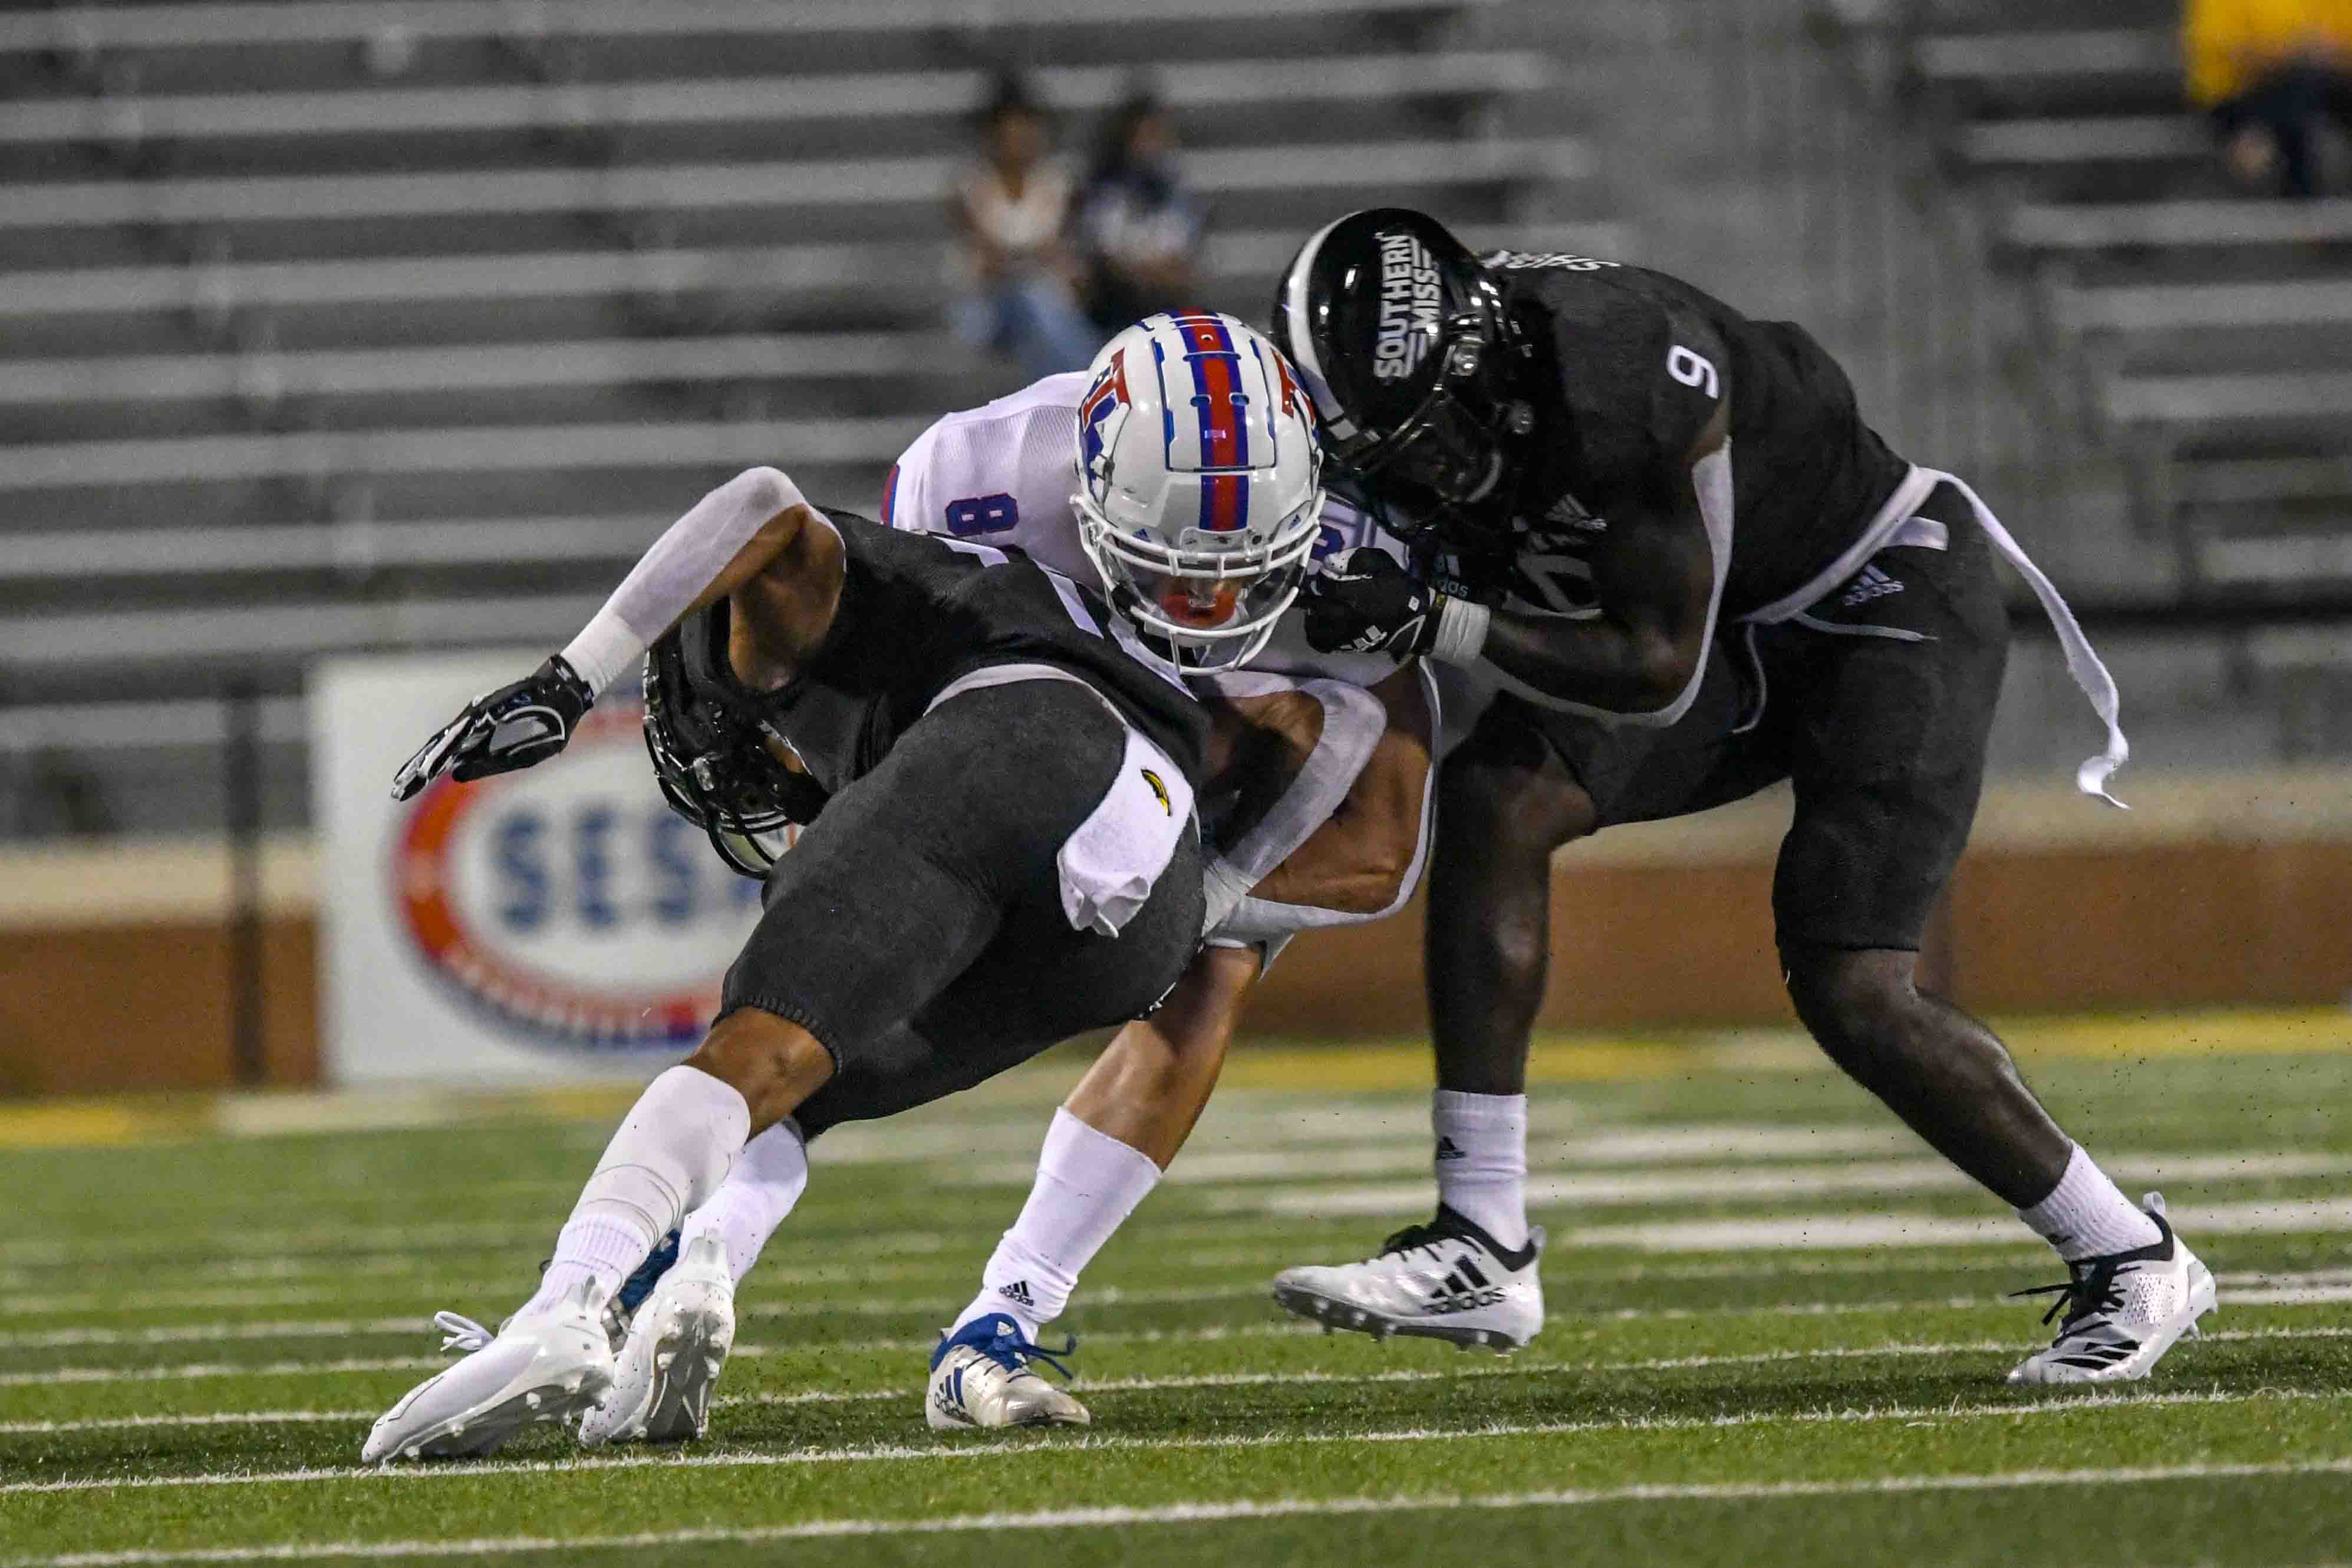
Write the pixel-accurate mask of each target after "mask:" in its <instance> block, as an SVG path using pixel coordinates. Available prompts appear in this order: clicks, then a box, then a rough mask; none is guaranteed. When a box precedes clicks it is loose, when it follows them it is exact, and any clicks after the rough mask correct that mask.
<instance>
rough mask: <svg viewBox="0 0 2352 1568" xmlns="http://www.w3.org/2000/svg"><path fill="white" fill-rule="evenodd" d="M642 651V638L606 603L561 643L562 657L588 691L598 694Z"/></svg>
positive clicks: (601, 694)
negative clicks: (562, 644)
mask: <svg viewBox="0 0 2352 1568" xmlns="http://www.w3.org/2000/svg"><path fill="white" fill-rule="evenodd" d="M645 651H646V645H645V642H644V640H643V639H642V638H640V637H638V636H637V634H636V633H635V632H633V631H631V630H630V629H629V626H628V623H627V622H625V621H624V620H622V619H621V617H620V616H618V615H616V614H615V613H614V610H613V608H612V606H611V605H606V606H605V607H604V608H603V609H601V610H599V611H597V612H596V615H595V618H594V619H593V620H591V621H590V622H589V623H588V624H587V625H586V626H583V627H582V628H581V630H580V635H579V636H578V637H573V638H572V640H571V641H570V642H569V643H567V644H565V645H564V648H563V660H564V662H565V663H566V664H569V665H570V666H571V667H572V668H573V669H574V670H575V671H577V672H578V674H579V676H580V679H583V680H584V681H586V682H587V683H588V689H589V690H591V691H593V692H594V693H596V694H597V695H598V696H600V697H601V696H603V695H604V689H605V688H606V687H608V686H610V685H612V684H613V682H614V681H615V680H617V679H620V676H621V672H622V671H623V670H625V669H627V668H629V666H630V664H631V663H633V662H634V661H635V660H636V659H638V658H642V657H644V655H645Z"/></svg>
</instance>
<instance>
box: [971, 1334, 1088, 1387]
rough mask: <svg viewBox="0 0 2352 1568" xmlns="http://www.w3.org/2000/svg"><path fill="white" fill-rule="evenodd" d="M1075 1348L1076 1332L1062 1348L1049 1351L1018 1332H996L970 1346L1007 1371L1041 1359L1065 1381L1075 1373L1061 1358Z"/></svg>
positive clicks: (1074, 1376) (1076, 1344)
mask: <svg viewBox="0 0 2352 1568" xmlns="http://www.w3.org/2000/svg"><path fill="white" fill-rule="evenodd" d="M1077 1348H1078V1336H1077V1335H1076V1334H1072V1335H1070V1336H1069V1337H1068V1339H1067V1341H1066V1342H1065V1343H1064V1344H1063V1346H1062V1348H1061V1349H1060V1350H1057V1351H1049V1350H1047V1349H1046V1348H1045V1346H1044V1345H1041V1344H1034V1343H1032V1342H1030V1341H1028V1340H1025V1339H1024V1338H1022V1337H1021V1336H1020V1335H1019V1334H998V1335H997V1336H996V1337H995V1338H994V1339H992V1340H991V1341H989V1342H987V1343H986V1344H984V1345H974V1346H972V1349H974V1350H976V1351H978V1352H980V1353H981V1354H982V1355H984V1356H986V1357H987V1358H988V1359H989V1360H991V1361H992V1362H994V1363H996V1364H997V1365H999V1366H1001V1367H1003V1369H1004V1370H1005V1371H1007V1372H1019V1371H1020V1370H1021V1369H1022V1368H1023V1367H1024V1366H1026V1365H1027V1364H1028V1363H1031V1362H1033V1361H1042V1362H1044V1363H1045V1364H1046V1365H1047V1366H1050V1367H1052V1368H1053V1369H1054V1370H1055V1372H1058V1373H1061V1374H1062V1377H1063V1380H1064V1381H1065V1382H1067V1381H1069V1380H1071V1379H1073V1378H1076V1376H1077V1373H1074V1372H1072V1371H1071V1370H1070V1367H1069V1363H1067V1362H1066V1361H1064V1360H1063V1359H1062V1358H1063V1357H1064V1356H1066V1355H1068V1354H1070V1353H1071V1352H1073V1351H1075V1350H1076V1349H1077Z"/></svg>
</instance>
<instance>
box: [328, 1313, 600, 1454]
mask: <svg viewBox="0 0 2352 1568" xmlns="http://www.w3.org/2000/svg"><path fill="white" fill-rule="evenodd" d="M433 1321H435V1322H436V1323H438V1324H439V1325H440V1326H441V1327H442V1329H443V1330H444V1331H446V1332H447V1334H448V1336H449V1337H448V1338H447V1339H446V1340H444V1341H443V1342H442V1345H441V1348H442V1349H443V1350H462V1351H467V1352H471V1353H470V1354H468V1355H467V1357H466V1359H465V1360H463V1361H461V1362H459V1363H457V1365H455V1366H453V1367H451V1368H449V1369H448V1370H447V1371H446V1372H443V1373H436V1374H435V1375H434V1376H432V1377H428V1378H426V1379H425V1381H424V1382H423V1383H420V1384H417V1385H416V1386H415V1388H412V1389H410V1390H409V1391H408V1392H407V1393H406V1394H404V1395H402V1397H401V1400H400V1403H399V1404H397V1405H394V1406H393V1407H392V1408H391V1409H389V1410H387V1411H385V1412H384V1413H383V1415H381V1416H379V1417H377V1419H376V1424H375V1426H374V1427H373V1429H372V1430H370V1431H369V1433H368V1438H367V1442H366V1444H365V1445H364V1446H363V1447H361V1449H360V1459H361V1462H362V1463H364V1464H375V1463H378V1462H382V1463H384V1464H390V1463H392V1462H393V1461H394V1460H395V1459H411V1458H415V1459H454V1458H470V1457H477V1456H479V1455H483V1454H488V1453H491V1452H493V1451H495V1450H496V1449H497V1448H498V1447H499V1445H500V1444H502V1443H504V1442H505V1441H506V1440H507V1439H508V1438H509V1437H511V1436H514V1435H515V1434H516V1433H517V1432H520V1430H522V1429H523V1428H524V1427H525V1426H530V1425H531V1424H532V1423H533V1422H537V1421H563V1422H569V1421H570V1420H571V1419H572V1417H573V1416H575V1415H579V1414H580V1413H581V1412H582V1411H583V1410H586V1409H587V1408H588V1407H589V1406H591V1405H594V1404H595V1403H596V1401H597V1400H599V1399H601V1398H603V1397H604V1391H605V1390H606V1389H607V1388H610V1387H611V1386H612V1384H613V1347H612V1343H611V1342H610V1341H609V1340H608V1339H607V1338H606V1337H605V1330H604V1292H603V1290H601V1289H598V1287H597V1285H596V1283H595V1281H593V1280H585V1279H583V1280H582V1281H581V1282H580V1284H579V1286H578V1287H577V1288H575V1289H573V1290H572V1292H571V1293H570V1294H569V1295H567V1296H565V1297H564V1298H563V1300H561V1301H560V1302H558V1303H557V1304H556V1305H555V1307H554V1308H553V1309H551V1310H548V1311H545V1312H537V1313H533V1314H532V1315H531V1316H530V1317H527V1318H509V1319H508V1320H507V1321H506V1323H505V1324H504V1325H503V1326H502V1327H501V1328H500V1329H499V1331H498V1332H497V1333H496V1334H495V1335H494V1334H492V1333H491V1332H490V1331H488V1329H485V1328H483V1327H482V1326H481V1324H479V1323H477V1322H475V1321H473V1320H471V1319H470V1318H461V1317H459V1316H458V1315H457V1313H455V1312H439V1313H436V1314H435V1315H434V1320H433Z"/></svg>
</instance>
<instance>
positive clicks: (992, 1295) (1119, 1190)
mask: <svg viewBox="0 0 2352 1568" xmlns="http://www.w3.org/2000/svg"><path fill="white" fill-rule="evenodd" d="M1159 1181H1160V1167H1159V1165H1157V1164H1156V1163H1153V1161H1152V1159H1151V1156H1150V1155H1149V1154H1146V1153H1145V1152H1143V1151H1141V1150H1140V1149H1135V1148H1130V1147H1129V1145H1127V1144H1125V1143H1122V1142H1119V1141H1118V1139H1116V1138H1113V1137H1111V1136H1110V1135H1109V1134H1108V1133H1107V1132H1097V1131H1095V1130H1094V1129H1093V1128H1091V1127H1089V1126H1087V1124H1086V1123H1085V1122H1083V1121H1079V1120H1078V1119H1077V1118H1076V1117H1075V1116H1073V1115H1071V1114H1070V1113H1069V1112H1068V1111H1067V1110H1056V1111H1055V1112H1054V1124H1053V1125H1052V1126H1051V1127H1049V1128H1047V1129H1046V1130H1045V1147H1044V1148H1042V1149H1040V1150H1039V1151H1038V1152H1037V1180H1036V1183H1035V1184H1034V1185H1033V1186H1031V1187H1030V1189H1029V1201H1028V1202H1027V1203H1025V1204H1024V1205H1021V1217H1020V1218H1019V1219H1016V1220H1014V1221H1013V1228H1012V1229H1011V1230H1008V1231H1006V1232H1005V1233H1004V1237H1003V1239H1002V1240H1001V1241H999V1242H998V1243H997V1244H996V1251H995V1253H994V1255H993V1256H992V1257H991V1258H989V1260H988V1267H987V1268H985V1269H983V1270H982V1271H981V1276H980V1294H979V1295H977V1296H975V1297H973V1298H972V1301H971V1306H969V1307H966V1308H965V1309H964V1310H963V1313H962V1315H961V1316H960V1317H959V1318H957V1319H956V1321H955V1327H956V1328H958V1329H961V1328H962V1327H963V1326H964V1325H965V1324H966V1323H969V1322H971V1321H972V1320H973V1319H974V1318H979V1317H984V1316H986V1315H987V1314H988V1313H991V1312H1004V1313H1008V1314H1010V1315H1011V1317H1012V1318H1013V1321H1015V1322H1017V1323H1019V1324H1020V1325H1021V1331H1022V1332H1023V1333H1024V1334H1026V1335H1028V1336H1029V1337H1030V1338H1031V1339H1033V1340H1034V1339H1035V1338H1036V1337H1037V1331H1038V1330H1040V1329H1042V1328H1044V1327H1045V1325H1046V1324H1047V1323H1050V1322H1052V1321H1054V1320H1055V1319H1056V1318H1058V1317H1060V1316H1061V1315H1062V1309H1063V1308H1065V1307H1066V1306H1068V1305H1069V1304H1070V1292H1071V1291H1072V1290H1075V1289H1077V1284H1078V1274H1079V1271H1080V1270H1082V1269H1084V1268H1086V1266H1087V1264H1088V1263H1090V1262H1092V1261H1093V1260H1094V1256H1095V1254H1096V1253H1097V1252H1099V1251H1101V1250H1102V1246H1103V1243H1104V1242H1106V1241H1108V1240H1109V1239H1110V1238H1111V1233H1112V1232H1113V1231H1116V1230H1117V1229H1118V1227H1119V1226H1120V1225H1121V1224H1122V1223H1124V1222H1125V1220H1126V1219H1127V1216H1128V1215H1131V1214H1133V1213H1134V1212H1135V1205H1138V1204H1139V1203H1141V1202H1142V1201H1143V1199H1144V1194H1147V1193H1149V1192H1150V1191H1151V1189H1152V1187H1153V1186H1155V1185H1156V1184H1158V1183H1159ZM950 1332H952V1330H951V1331H950Z"/></svg>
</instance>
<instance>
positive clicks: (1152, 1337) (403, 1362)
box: [0, 1275, 2352, 1388]
mask: <svg viewBox="0 0 2352 1568" xmlns="http://www.w3.org/2000/svg"><path fill="white" fill-rule="evenodd" d="M2222 1278H2223V1283H2224V1285H2225V1287H2227V1286H2229V1284H2230V1280H2231V1277H2230V1276H2223V1277H2222ZM2264 1279H2267V1281H2268V1282H2267V1283H2256V1282H2255V1281H2260V1280H2264ZM1264 1294H1265V1287H1264V1286H1262V1285H1255V1284H1253V1285H1233V1286H1215V1287H1206V1286H1204V1287H1202V1288H1200V1289H1194V1290H1188V1291H1181V1292H1177V1291H1168V1292H1141V1291H1139V1292H1136V1293H1133V1294H1130V1295H1125V1296H1121V1295H1118V1293H1116V1292H1115V1291H1113V1290H1108V1289H1106V1290H1102V1291H1098V1292H1096V1293H1094V1294H1093V1295H1092V1296H1090V1297H1089V1298H1088V1300H1089V1301H1090V1303H1091V1304H1094V1305H1102V1306H1109V1305H1116V1304H1119V1303H1121V1302H1124V1303H1126V1304H1129V1305H1135V1304H1139V1303H1145V1304H1149V1303H1155V1302H1164V1301H1205V1300H1249V1299H1255V1298H1256V1297H1259V1296H1261V1295H1264ZM2347 1298H2352V1286H2347V1285H2346V1284H2344V1283H2342V1282H2340V1281H2336V1280H2334V1279H2332V1278H2328V1279H2326V1282H2325V1283H2316V1284H2304V1283H2299V1282H2297V1281H2296V1280H2295V1278H2294V1276H2284V1275H2278V1276H2268V1277H2263V1276H2253V1277H2251V1278H2250V1279H2249V1280H2248V1286H2247V1289H2246V1290H2245V1292H2244V1293H2243V1294H2239V1293H2237V1292H2236V1291H2235V1289H2225V1292H2224V1296H2223V1300H2225V1301H2226V1302H2229V1303H2231V1304H2233V1305H2243V1306H2302V1305H2312V1304H2325V1303H2328V1302H2334V1301H2338V1300H2346V1299H2347ZM2000 1304H2001V1302H2000V1299H1999V1298H1997V1297H1985V1296H1946V1297H1942V1298H1934V1299H1926V1300H1918V1299H1914V1300H1875V1301H1774V1302H1769V1303H1766V1304H1764V1305H1761V1306H1727V1307H1620V1308H1616V1309H1614V1310H1611V1311H1607V1312H1590V1313H1584V1314H1580V1315H1581V1316H1582V1317H1584V1318H1585V1319H1586V1320H1588V1321H1611V1322H1631V1321H1642V1320H1659V1319H1670V1320H1689V1319H1705V1318H1752V1317H1774V1318H1820V1317H1839V1316H1845V1315H1849V1314H1865V1313H1873V1312H1920V1311H1971V1310H1979V1309H1983V1308H1993V1307H1999V1306H2000ZM834 1310H839V1311H842V1312H851V1311H855V1310H857V1308H856V1307H855V1306H850V1307H843V1308H839V1309H833V1308H825V1307H822V1306H819V1305H814V1304H812V1305H808V1306H805V1307H803V1308H801V1309H798V1310H797V1312H786V1311H777V1312H773V1313H771V1312H766V1311H761V1312H757V1313H753V1314H751V1315H752V1316H759V1317H767V1316H778V1317H783V1316H793V1315H802V1316H807V1315H817V1316H822V1315H824V1314H825V1313H827V1312H829V1311H834ZM875 1310H881V1311H885V1312H886V1313H895V1312H906V1313H918V1312H920V1311H921V1310H923V1306H922V1303H919V1302H918V1303H911V1304H900V1305H894V1306H890V1307H888V1308H887V1309H875ZM949 1310H952V1309H949ZM435 1332H438V1331H437V1330H435V1329H433V1328H431V1327H430V1326H429V1325H428V1324H427V1322H426V1321H425V1320H424V1319H423V1318H421V1317H420V1318H415V1319H410V1318H365V1319H345V1320H334V1319H328V1320H319V1321H302V1322H284V1323H202V1324H180V1325H177V1326H174V1327H172V1328H165V1329H60V1330H55V1331H47V1332H46V1333H36V1334H24V1335H14V1336H9V1335H0V1347H5V1348H13V1349H20V1350H21V1349H58V1348H64V1347H66V1346H68V1345H141V1344H201V1343H226V1342H238V1341H251V1340H267V1339H338V1338H343V1337H347V1336H348V1335H351V1334H386V1333H416V1334H419V1335H426V1334H431V1333H435ZM1313 1332H1317V1330H1316V1329H1315V1328H1314V1327H1313V1325H1311V1324H1307V1323H1263V1322H1260V1323H1236V1324H1206V1325H1202V1326H1200V1327H1197V1328H1177V1329H1141V1330H1103V1331H1096V1332H1093V1333H1090V1334H1088V1335H1087V1339H1088V1340H1089V1341H1090V1342H1108V1343H1122V1342H1152V1341H1163V1340H1164V1341H1171V1342H1181V1341H1192V1340H1203V1341H1208V1340H1220V1339H1228V1338H1241V1337H1258V1336H1264V1335H1282V1334H1306V1333H1313ZM935 1343H936V1340H932V1339H924V1338H902V1339H867V1340H831V1341H825V1342H814V1341H811V1342H803V1343H801V1344H793V1345H761V1344H746V1345H738V1346H736V1347H735V1350H734V1352H733V1353H734V1354H735V1355H736V1356H738V1357H741V1358H752V1357H759V1356H769V1355H782V1354H790V1353H795V1352H807V1353H818V1352H843V1353H855V1352H864V1351H906V1350H919V1351H929V1350H930V1349H931V1348H932V1347H933V1345H934V1344H935ZM440 1364H442V1363H441V1362H439V1361H438V1360H436V1359H434V1358H431V1357H424V1356H404V1357H391V1358H384V1359H368V1360H352V1359H341V1360H335V1361H328V1362H306V1361H299V1360H290V1359H289V1360H283V1361H278V1362H270V1363H257V1364H253V1365H238V1364H236V1363H198V1364H196V1365H193V1366H184V1367H119V1368H118V1367H53V1368H50V1369H49V1370H47V1371H46V1372H26V1373H0V1388H10V1387H19V1388H21V1387H38V1386H41V1385H43V1384H53V1383H112V1382H126V1383H137V1382H150V1381H167V1380H170V1379H173V1378H178V1377H228V1376H236V1375H237V1374H238V1373H246V1374H248V1375H253V1376H273V1375H281V1374H290V1373H303V1372H381V1371H390V1370H394V1369H395V1368H402V1369H404V1368H409V1367H418V1366H437V1365H440Z"/></svg>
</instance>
